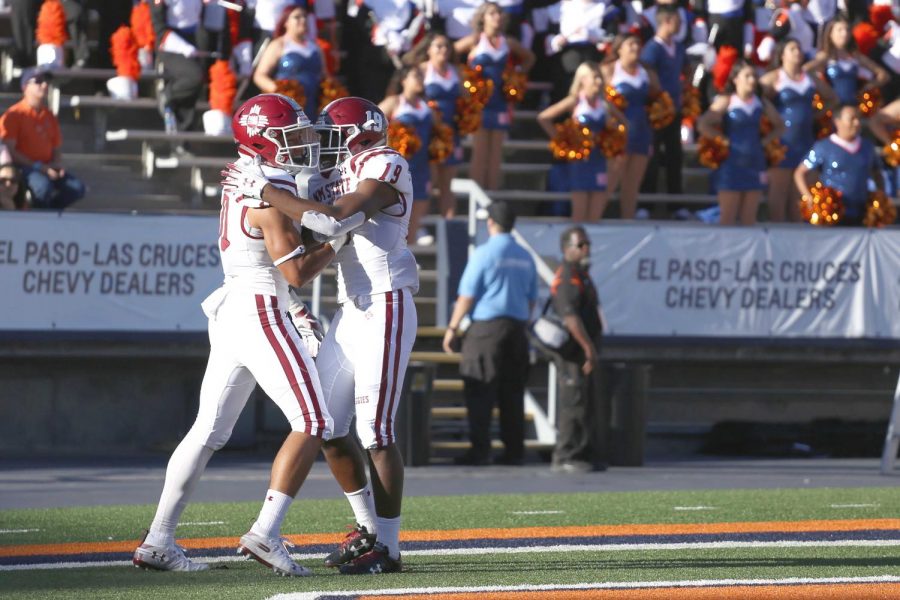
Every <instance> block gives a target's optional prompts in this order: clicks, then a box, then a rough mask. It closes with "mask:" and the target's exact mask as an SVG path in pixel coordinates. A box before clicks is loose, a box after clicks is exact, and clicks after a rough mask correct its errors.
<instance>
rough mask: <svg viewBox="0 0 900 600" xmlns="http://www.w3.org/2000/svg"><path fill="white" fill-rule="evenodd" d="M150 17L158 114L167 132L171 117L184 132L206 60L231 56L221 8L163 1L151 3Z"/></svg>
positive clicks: (189, 124)
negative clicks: (158, 77)
mask: <svg viewBox="0 0 900 600" xmlns="http://www.w3.org/2000/svg"><path fill="white" fill-rule="evenodd" d="M150 16H151V19H152V21H153V31H154V33H155V34H156V45H157V48H158V50H159V54H158V60H159V62H160V64H161V65H162V69H163V80H164V87H163V88H162V90H161V91H160V92H159V111H160V114H161V115H162V116H163V119H164V120H165V121H166V128H167V129H171V128H172V125H173V124H172V123H171V120H172V119H171V118H170V116H169V115H170V114H171V115H172V116H174V121H175V123H174V126H175V128H176V129H177V130H178V131H187V130H189V129H191V128H192V127H193V125H194V120H195V119H194V117H195V114H196V108H197V101H198V100H199V98H200V93H201V91H202V90H203V83H204V81H205V79H206V71H207V69H208V68H209V64H210V59H211V58H212V57H213V56H219V57H224V58H227V57H228V56H229V55H230V53H231V40H230V35H229V30H228V27H227V23H226V18H227V17H226V14H225V9H224V8H223V7H221V6H219V5H218V4H216V3H215V2H210V3H206V2H195V1H194V0H166V1H165V2H151V3H150ZM169 111H171V112H169Z"/></svg>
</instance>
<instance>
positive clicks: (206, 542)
mask: <svg viewBox="0 0 900 600" xmlns="http://www.w3.org/2000/svg"><path fill="white" fill-rule="evenodd" d="M869 529H871V530H896V529H900V519H852V520H849V519H848V520H818V521H753V522H737V523H680V524H644V525H581V526H571V527H516V528H511V529H487V528H483V529H435V530H420V531H404V532H401V534H400V540H401V541H404V542H443V541H453V540H478V539H487V540H490V539H495V540H505V539H514V538H536V539H552V538H566V537H602V536H634V535H696V534H717V533H718V534H728V533H800V532H815V531H861V530H869ZM284 537H286V538H287V539H288V540H290V541H291V542H293V543H294V544H298V545H301V546H305V545H313V544H333V543H337V542H339V541H340V539H341V534H339V533H313V534H300V535H286V536H284ZM137 543H138V542H137V540H131V541H124V542H69V543H62V544H23V545H17V546H2V547H0V557H9V556H40V555H65V554H97V553H107V552H110V553H112V552H131V551H132V550H134V548H135V546H136V545H137ZM178 543H179V544H181V545H182V546H184V547H185V548H193V549H206V548H227V547H228V546H235V547H236V546H237V543H238V538H237V537H213V538H188V539H179V540H178Z"/></svg>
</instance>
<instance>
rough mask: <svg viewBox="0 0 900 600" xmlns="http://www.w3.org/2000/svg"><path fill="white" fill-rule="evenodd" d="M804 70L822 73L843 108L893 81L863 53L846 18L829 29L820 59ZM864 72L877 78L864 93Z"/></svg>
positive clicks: (832, 23) (821, 49)
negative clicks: (862, 95)
mask: <svg viewBox="0 0 900 600" xmlns="http://www.w3.org/2000/svg"><path fill="white" fill-rule="evenodd" d="M803 69H804V70H805V71H807V72H816V73H822V74H823V75H824V77H825V79H826V80H827V81H828V83H829V84H830V85H831V87H833V88H834V91H835V93H837V96H838V99H839V100H840V102H841V104H851V103H854V102H856V101H857V100H856V97H857V95H858V94H859V92H860V91H865V90H869V89H873V88H880V87H882V86H884V85H885V84H887V83H888V82H889V81H890V76H889V75H888V73H887V71H885V70H884V69H882V68H881V67H880V66H878V64H876V63H875V61H873V60H872V59H871V58H869V57H868V56H866V55H865V54H863V53H862V52H860V51H859V49H858V48H857V46H856V40H855V39H854V38H853V36H852V35H851V34H850V23H849V22H848V21H847V19H846V18H844V17H837V18H835V19H834V20H833V21H831V22H829V23H828V25H826V26H825V31H824V33H823V34H822V38H821V40H820V42H819V52H818V53H816V58H815V59H813V60H811V61H810V62H809V63H807V64H806V65H805V66H804V67H803ZM863 71H868V72H869V73H872V74H873V75H874V77H875V78H874V80H873V81H871V82H870V83H868V84H867V85H865V86H864V87H863V88H862V89H860V86H859V79H860V78H861V77H863Z"/></svg>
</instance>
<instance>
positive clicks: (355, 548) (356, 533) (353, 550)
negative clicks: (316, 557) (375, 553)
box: [325, 523, 375, 567]
mask: <svg viewBox="0 0 900 600" xmlns="http://www.w3.org/2000/svg"><path fill="white" fill-rule="evenodd" d="M374 547H375V534H374V533H369V531H368V530H367V529H366V528H365V527H363V526H362V525H360V524H359V523H356V524H355V526H354V527H353V531H351V532H350V533H348V534H347V535H346V536H344V539H343V541H342V542H341V544H340V546H338V549H337V550H335V551H334V552H332V553H331V554H329V555H328V556H326V557H325V566H326V567H339V566H340V565H345V564H347V563H348V562H350V561H351V560H353V559H355V558H358V557H360V556H362V555H363V554H365V553H367V552H368V551H369V550H371V549H372V548H374Z"/></svg>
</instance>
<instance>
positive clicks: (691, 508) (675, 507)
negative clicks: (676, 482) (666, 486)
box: [672, 506, 716, 510]
mask: <svg viewBox="0 0 900 600" xmlns="http://www.w3.org/2000/svg"><path fill="white" fill-rule="evenodd" d="M672 510H716V507H715V506H673V507H672Z"/></svg>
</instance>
